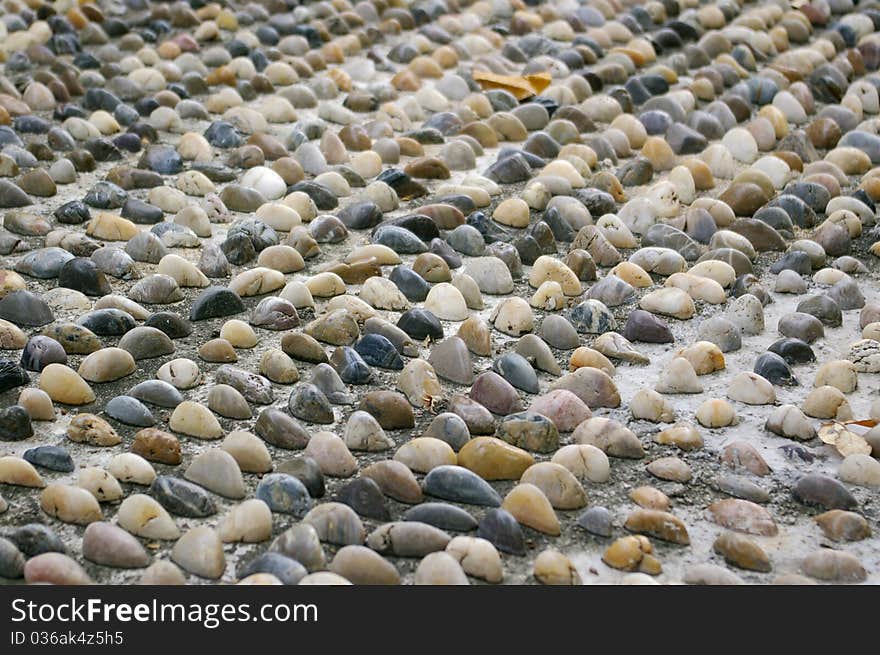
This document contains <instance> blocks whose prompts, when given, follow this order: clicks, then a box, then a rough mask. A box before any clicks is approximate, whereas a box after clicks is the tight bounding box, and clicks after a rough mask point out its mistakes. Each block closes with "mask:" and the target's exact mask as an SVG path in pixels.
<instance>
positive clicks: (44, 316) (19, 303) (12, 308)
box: [0, 291, 55, 327]
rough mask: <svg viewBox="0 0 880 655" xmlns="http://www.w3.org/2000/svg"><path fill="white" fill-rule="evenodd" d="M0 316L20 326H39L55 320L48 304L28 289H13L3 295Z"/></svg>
mask: <svg viewBox="0 0 880 655" xmlns="http://www.w3.org/2000/svg"><path fill="white" fill-rule="evenodd" d="M0 318H2V319H3V320H6V321H9V322H11V323H14V324H15V325H18V326H20V327H24V326H27V327H40V326H42V325H46V324H47V323H51V322H52V321H54V320H55V316H54V315H53V313H52V310H51V309H50V308H49V305H48V304H46V302H45V301H44V300H42V299H41V298H40V297H39V296H37V295H35V294H32V293H31V292H30V291H13V292H11V293H8V294H6V295H5V296H3V298H2V299H0Z"/></svg>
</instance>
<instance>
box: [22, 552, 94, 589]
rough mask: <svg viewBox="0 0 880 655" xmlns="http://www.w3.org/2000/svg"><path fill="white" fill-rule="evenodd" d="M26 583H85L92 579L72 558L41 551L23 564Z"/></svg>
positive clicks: (89, 582) (90, 581)
mask: <svg viewBox="0 0 880 655" xmlns="http://www.w3.org/2000/svg"><path fill="white" fill-rule="evenodd" d="M24 579H25V582H27V583H28V584H41V583H43V584H60V585H72V584H73V585H87V584H92V579H91V578H90V577H89V575H88V574H87V573H86V572H85V571H84V570H83V568H82V567H81V566H80V565H79V564H78V563H77V562H76V561H75V560H74V559H72V558H70V557H68V556H67V555H64V554H63V553H54V552H53V553H42V554H39V555H37V556H35V557H32V558H31V559H29V560H28V561H27V562H26V563H25V565H24Z"/></svg>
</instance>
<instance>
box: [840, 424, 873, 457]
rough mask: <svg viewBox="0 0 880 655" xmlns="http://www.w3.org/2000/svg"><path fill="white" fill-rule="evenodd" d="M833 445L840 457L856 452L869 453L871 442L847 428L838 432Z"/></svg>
mask: <svg viewBox="0 0 880 655" xmlns="http://www.w3.org/2000/svg"><path fill="white" fill-rule="evenodd" d="M834 447H835V448H837V452H839V453H840V455H841V456H842V457H848V456H849V455H855V454H857V453H858V454H861V455H870V454H871V444H869V443H868V442H867V441H865V440H864V439H862V438H861V437H860V436H859V435H857V434H853V433H852V432H850V431H849V430H846V431H844V432H842V433H840V435H839V436H838V437H837V442H836V443H835V444H834Z"/></svg>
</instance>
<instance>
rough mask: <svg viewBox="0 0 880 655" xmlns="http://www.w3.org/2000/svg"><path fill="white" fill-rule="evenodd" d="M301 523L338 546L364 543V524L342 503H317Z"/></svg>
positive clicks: (321, 537) (320, 537) (319, 536)
mask: <svg viewBox="0 0 880 655" xmlns="http://www.w3.org/2000/svg"><path fill="white" fill-rule="evenodd" d="M303 525H304V526H309V527H311V528H313V531H314V533H315V535H316V536H317V537H318V538H319V539H320V540H321V541H325V542H327V543H331V544H337V545H339V546H348V545H353V544H362V543H364V536H365V531H364V526H363V523H361V520H360V519H359V518H358V516H357V514H355V512H354V510H352V509H351V508H350V507H349V506H348V505H344V504H342V503H335V502H330V503H323V504H321V505H318V506H317V507H315V508H314V509H313V510H311V511H310V512H309V513H308V514H306V516H305V518H304V519H303Z"/></svg>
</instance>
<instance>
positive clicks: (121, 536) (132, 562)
mask: <svg viewBox="0 0 880 655" xmlns="http://www.w3.org/2000/svg"><path fill="white" fill-rule="evenodd" d="M82 552H83V557H84V558H85V559H87V560H89V561H91V562H94V563H96V564H100V565H102V566H111V567H114V568H121V569H129V568H138V569H139V568H144V567H146V566H149V564H150V556H149V555H148V554H147V551H146V550H145V549H144V547H143V546H142V545H141V544H140V542H139V541H138V540H137V539H135V538H134V537H133V536H131V535H130V534H129V533H128V532H126V531H125V530H123V529H121V528H117V527H116V526H114V525H111V524H110V523H104V522H98V523H92V524H90V525H89V526H88V527H87V528H86V530H85V532H84V533H83V543H82Z"/></svg>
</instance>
